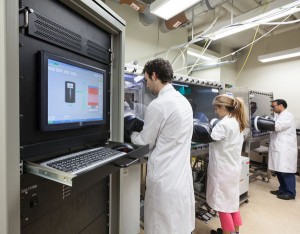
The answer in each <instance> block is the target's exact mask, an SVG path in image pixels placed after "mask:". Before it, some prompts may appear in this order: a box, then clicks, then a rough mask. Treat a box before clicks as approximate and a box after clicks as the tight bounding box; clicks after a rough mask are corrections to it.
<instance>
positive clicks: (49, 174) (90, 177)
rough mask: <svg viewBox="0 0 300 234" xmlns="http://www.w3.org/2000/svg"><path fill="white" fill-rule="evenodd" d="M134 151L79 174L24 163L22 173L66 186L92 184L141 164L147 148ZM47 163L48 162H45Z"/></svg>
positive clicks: (37, 163)
mask: <svg viewBox="0 0 300 234" xmlns="http://www.w3.org/2000/svg"><path fill="white" fill-rule="evenodd" d="M118 144H122V143H118V142H109V144H108V145H105V147H108V148H111V147H113V146H115V145H118ZM133 146H134V150H133V151H131V152H129V153H123V154H124V155H122V156H120V157H118V158H116V159H113V160H110V161H108V162H107V163H104V164H101V165H95V166H93V167H91V168H88V169H86V170H83V171H81V172H80V173H74V172H73V173H72V172H64V171H62V170H58V169H54V168H51V167H47V166H45V161H46V160H45V161H43V162H29V161H26V162H24V172H27V173H31V174H34V175H37V176H40V177H43V178H46V179H49V180H52V181H56V182H58V183H61V184H65V185H68V186H74V183H75V184H77V183H84V184H87V183H93V181H94V180H96V181H97V180H99V179H101V178H104V177H105V176H108V175H109V174H111V173H113V172H115V171H117V170H119V169H120V168H124V167H128V166H131V165H133V164H138V163H141V162H143V158H144V156H145V155H146V154H147V153H148V152H149V146H148V145H146V146H137V145H133ZM64 157H65V156H61V157H58V158H57V159H60V158H64ZM47 161H48V160H47Z"/></svg>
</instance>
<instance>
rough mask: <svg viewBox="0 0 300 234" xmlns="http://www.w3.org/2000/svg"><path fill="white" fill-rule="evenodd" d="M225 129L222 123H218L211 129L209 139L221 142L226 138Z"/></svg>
mask: <svg viewBox="0 0 300 234" xmlns="http://www.w3.org/2000/svg"><path fill="white" fill-rule="evenodd" d="M226 134H227V128H226V126H225V124H224V122H223V121H219V122H218V123H217V125H216V126H215V127H214V128H213V129H212V132H211V138H212V139H214V140H215V141H221V140H222V139H224V138H226Z"/></svg>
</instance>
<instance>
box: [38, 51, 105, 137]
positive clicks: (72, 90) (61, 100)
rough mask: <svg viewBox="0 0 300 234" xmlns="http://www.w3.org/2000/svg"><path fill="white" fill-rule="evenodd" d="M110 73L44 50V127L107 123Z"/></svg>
mask: <svg viewBox="0 0 300 234" xmlns="http://www.w3.org/2000/svg"><path fill="white" fill-rule="evenodd" d="M105 84H106V72H105V71H104V70H101V69H99V68H96V67H93V66H90V65H88V64H83V63H80V62H78V61H74V60H70V59H68V58H64V57H61V56H58V55H54V54H51V53H48V52H44V51H42V52H41V90H40V92H41V130H42V131H57V130H64V129H72V128H80V127H85V126H91V125H100V124H104V123H105V121H106V119H105V116H106V112H105V111H106V107H105V103H106V102H105V101H106V87H105Z"/></svg>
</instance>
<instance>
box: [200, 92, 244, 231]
mask: <svg viewBox="0 0 300 234" xmlns="http://www.w3.org/2000/svg"><path fill="white" fill-rule="evenodd" d="M212 104H213V107H214V109H215V113H216V114H217V115H218V117H219V118H220V121H219V122H217V123H216V125H215V126H214V128H213V129H212V132H211V138H212V140H214V142H212V143H210V144H209V164H208V178H207V190H206V201H207V203H208V205H209V206H210V207H211V208H212V209H214V210H216V211H218V212H219V217H220V221H221V226H222V233H224V234H230V233H239V227H240V226H241V225H242V219H241V215H240V212H239V181H240V173H241V151H242V144H243V130H244V129H245V128H246V127H247V125H248V114H247V112H246V109H245V104H244V102H243V100H242V99H241V98H234V97H231V96H228V95H224V94H222V95H218V96H217V97H215V99H214V100H213V103H212ZM211 233H219V232H216V231H214V230H212V231H211Z"/></svg>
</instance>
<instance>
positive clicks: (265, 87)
mask: <svg viewBox="0 0 300 234" xmlns="http://www.w3.org/2000/svg"><path fill="white" fill-rule="evenodd" d="M299 38H300V30H299V29H298V30H294V31H289V32H287V33H282V34H279V35H274V36H273V37H271V38H265V39H263V40H261V41H259V42H258V43H257V44H255V46H254V47H253V49H252V52H251V55H250V56H249V60H248V62H247V65H246V66H245V68H244V70H243V72H242V73H241V76H240V78H239V79H238V80H237V82H236V86H239V87H248V88H250V89H252V90H257V91H264V92H273V93H274V98H275V99H276V98H282V99H285V100H286V101H287V103H288V109H289V110H290V111H291V112H292V113H293V114H294V115H295V118H296V119H299V120H300V108H299V100H300V59H299V57H298V58H294V59H287V60H281V61H278V62H270V63H260V62H258V60H257V57H258V56H259V55H263V54H267V53H273V52H278V51H281V50H286V49H291V48H296V47H300V39H299ZM244 59H245V56H244V57H242V58H241V59H240V60H239V61H238V69H240V68H241V66H242V64H243V62H244ZM299 127H300V126H299Z"/></svg>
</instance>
